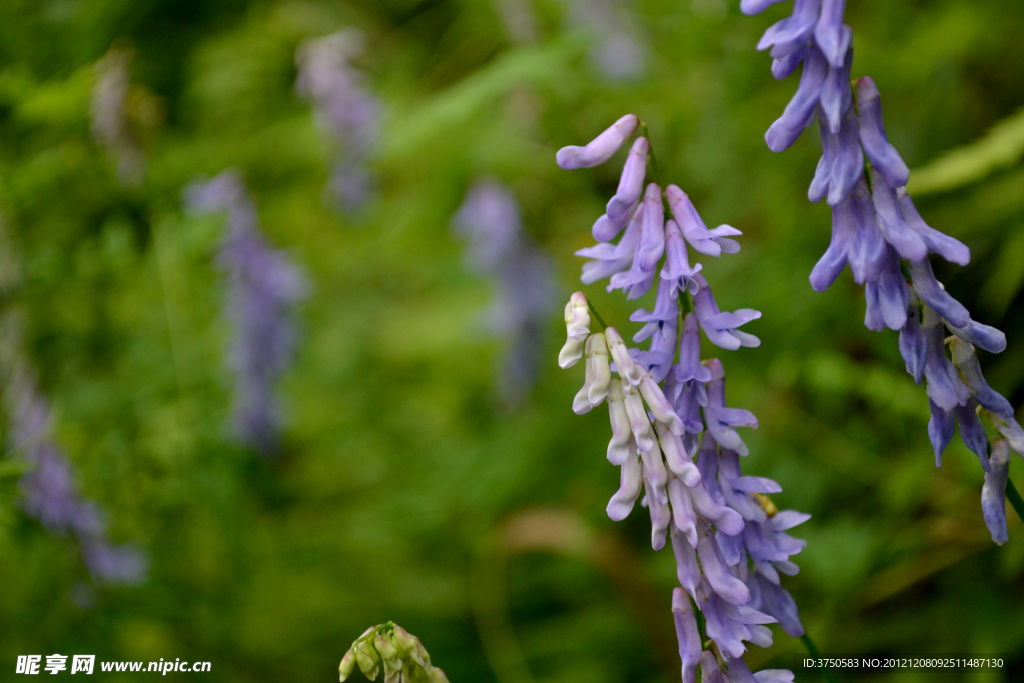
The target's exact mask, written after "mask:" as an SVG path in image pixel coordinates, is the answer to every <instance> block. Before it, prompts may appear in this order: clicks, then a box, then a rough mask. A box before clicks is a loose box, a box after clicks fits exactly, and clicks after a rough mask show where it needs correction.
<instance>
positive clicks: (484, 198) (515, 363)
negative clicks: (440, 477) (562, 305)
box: [452, 180, 554, 404]
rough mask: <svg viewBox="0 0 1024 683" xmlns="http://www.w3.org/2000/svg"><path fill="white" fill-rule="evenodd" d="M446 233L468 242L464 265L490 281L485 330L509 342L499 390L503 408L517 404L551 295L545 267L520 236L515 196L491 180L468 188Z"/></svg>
mask: <svg viewBox="0 0 1024 683" xmlns="http://www.w3.org/2000/svg"><path fill="white" fill-rule="evenodd" d="M452 229H453V231H454V232H455V233H456V234H458V235H460V236H461V237H463V238H465V239H466V240H467V242H468V244H467V250H466V263H467V265H468V266H469V267H470V268H472V269H473V270H475V271H477V272H478V273H480V274H482V275H489V276H490V277H492V278H493V279H494V282H495V298H494V301H493V303H492V305H491V309H490V312H489V315H488V327H489V328H490V330H491V331H492V333H494V334H495V335H497V336H500V337H503V338H506V339H509V340H510V342H511V343H510V345H509V351H508V353H507V355H506V357H505V359H504V361H503V367H502V370H501V372H500V381H499V386H500V389H501V394H502V396H503V397H504V399H505V400H506V401H507V402H509V403H511V404H515V403H518V402H519V401H520V400H522V398H523V396H524V395H525V394H526V392H527V391H528V390H529V388H530V386H531V385H532V384H533V382H534V380H535V378H536V376H537V373H538V371H539V369H540V355H539V353H540V347H541V343H542V341H543V329H544V325H545V323H546V321H547V319H548V316H549V314H550V313H551V309H552V299H553V291H554V287H553V282H552V280H553V274H552V270H553V267H552V264H551V261H550V259H549V258H548V256H547V255H546V254H545V253H544V252H543V251H542V250H541V249H540V248H539V247H538V246H537V245H535V244H534V243H533V242H532V241H530V240H529V238H528V237H527V236H526V233H525V231H524V230H523V225H522V220H521V218H520V213H519V204H518V202H516V199H515V196H513V194H512V193H511V191H510V190H509V189H508V188H507V187H505V186H504V185H502V184H500V183H498V182H496V181H493V180H481V181H477V182H476V183H474V184H473V185H472V186H471V187H470V189H469V191H468V192H467V193H466V198H465V199H464V200H463V203H462V206H460V207H459V210H458V211H457V212H456V214H455V217H454V218H453V219H452Z"/></svg>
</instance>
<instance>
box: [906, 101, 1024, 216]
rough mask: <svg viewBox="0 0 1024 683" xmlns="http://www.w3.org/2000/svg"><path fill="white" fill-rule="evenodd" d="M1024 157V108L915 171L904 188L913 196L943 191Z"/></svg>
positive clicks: (976, 178) (974, 180) (967, 182)
mask: <svg viewBox="0 0 1024 683" xmlns="http://www.w3.org/2000/svg"><path fill="white" fill-rule="evenodd" d="M1021 156H1024V109H1021V110H1020V111H1018V112H1017V113H1016V114H1013V115H1012V116H1009V117H1007V118H1005V119H1003V120H1002V121H999V122H998V123H996V124H995V125H994V126H992V128H991V129H990V130H989V131H988V132H987V133H986V134H985V135H983V136H982V137H980V138H978V139H977V140H975V141H974V142H972V143H970V144H969V145H965V146H963V147H959V148H957V149H954V150H952V151H951V152H947V153H946V154H945V155H943V156H941V157H939V158H938V159H937V160H936V161H933V162H932V163H930V164H928V165H927V166H925V167H923V168H919V169H917V170H915V171H914V172H913V173H912V174H911V176H910V182H909V183H908V185H907V189H908V190H909V191H910V192H911V193H912V194H913V195H915V196H921V195H925V194H935V193H938V192H946V191H949V190H955V189H957V188H960V187H963V186H965V185H969V184H971V183H974V182H977V181H978V180H981V179H982V178H984V177H985V176H987V175H989V174H990V173H992V172H993V171H997V170H999V169H1002V168H1008V167H1010V166H1013V165H1014V164H1015V163H1017V161H1019V160H1020V158H1021Z"/></svg>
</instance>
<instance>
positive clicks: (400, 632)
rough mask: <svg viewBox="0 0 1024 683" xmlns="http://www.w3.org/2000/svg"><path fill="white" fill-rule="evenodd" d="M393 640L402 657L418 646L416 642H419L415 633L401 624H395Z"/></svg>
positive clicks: (392, 634)
mask: <svg viewBox="0 0 1024 683" xmlns="http://www.w3.org/2000/svg"><path fill="white" fill-rule="evenodd" d="M391 640H392V641H393V642H394V644H395V647H396V648H397V649H398V654H399V656H401V657H405V656H406V655H408V654H409V652H411V651H412V649H413V648H415V647H416V643H417V642H419V641H417V640H416V637H415V636H414V635H412V634H411V633H409V632H408V631H406V630H405V629H404V628H402V627H401V626H395V630H394V631H392V633H391Z"/></svg>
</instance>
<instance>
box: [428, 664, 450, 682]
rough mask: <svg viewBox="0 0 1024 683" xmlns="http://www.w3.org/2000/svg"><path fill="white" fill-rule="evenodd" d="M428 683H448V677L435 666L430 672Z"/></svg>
mask: <svg viewBox="0 0 1024 683" xmlns="http://www.w3.org/2000/svg"><path fill="white" fill-rule="evenodd" d="M430 683H448V677H447V676H445V675H444V672H443V671H441V670H440V669H438V668H437V667H436V666H435V667H434V668H432V669H431V670H430Z"/></svg>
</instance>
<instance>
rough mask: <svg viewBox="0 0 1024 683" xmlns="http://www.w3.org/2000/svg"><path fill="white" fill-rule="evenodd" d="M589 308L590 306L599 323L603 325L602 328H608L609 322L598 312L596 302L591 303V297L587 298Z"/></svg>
mask: <svg viewBox="0 0 1024 683" xmlns="http://www.w3.org/2000/svg"><path fill="white" fill-rule="evenodd" d="M587 308H589V309H590V312H591V313H593V314H594V317H595V318H597V324H598V325H600V326H601V329H602V330H605V329H607V328H608V324H607V323H605V321H604V318H602V317H601V314H600V313H598V312H597V309H596V308H594V304H592V303H590V298H589V297H588V298H587Z"/></svg>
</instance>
